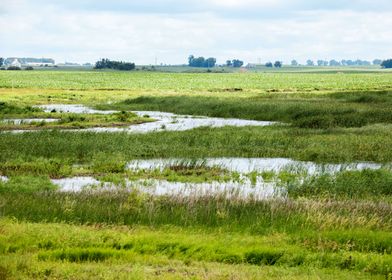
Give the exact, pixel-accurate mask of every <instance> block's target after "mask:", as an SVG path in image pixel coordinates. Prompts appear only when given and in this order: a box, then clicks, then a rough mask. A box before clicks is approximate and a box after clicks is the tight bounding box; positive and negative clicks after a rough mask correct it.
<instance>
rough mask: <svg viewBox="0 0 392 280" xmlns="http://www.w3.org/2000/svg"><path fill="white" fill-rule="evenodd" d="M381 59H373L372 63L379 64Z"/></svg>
mask: <svg viewBox="0 0 392 280" xmlns="http://www.w3.org/2000/svg"><path fill="white" fill-rule="evenodd" d="M381 63H382V60H381V59H375V60H373V65H381Z"/></svg>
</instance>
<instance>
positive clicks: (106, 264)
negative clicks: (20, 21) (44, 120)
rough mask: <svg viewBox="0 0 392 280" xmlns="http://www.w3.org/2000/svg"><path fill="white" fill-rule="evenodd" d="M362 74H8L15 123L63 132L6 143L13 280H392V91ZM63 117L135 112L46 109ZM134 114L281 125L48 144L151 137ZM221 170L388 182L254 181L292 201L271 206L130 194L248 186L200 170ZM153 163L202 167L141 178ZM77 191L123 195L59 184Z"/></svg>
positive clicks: (4, 77)
mask: <svg viewBox="0 0 392 280" xmlns="http://www.w3.org/2000/svg"><path fill="white" fill-rule="evenodd" d="M277 71H278V70H277ZM290 71H291V70H290ZM307 71H308V72H312V71H313V70H312V69H310V68H308V70H307ZM362 71H368V72H360V71H353V72H351V70H350V72H349V71H346V72H344V73H338V72H337V71H335V70H331V71H330V72H328V73H319V72H317V73H316V72H313V73H304V72H298V73H296V72H290V73H284V72H269V73H230V74H229V73H227V74H216V73H211V74H175V73H153V72H148V73H145V72H136V71H135V72H133V73H119V72H94V71H85V72H75V71H72V72H64V71H32V72H28V71H26V72H25V71H23V72H8V71H3V72H0V119H5V118H18V117H20V118H26V117H29V118H38V117H52V118H60V119H61V120H62V125H60V124H59V126H57V127H55V126H51V124H46V125H44V126H41V125H37V124H35V126H36V128H37V129H39V130H42V131H37V132H34V133H24V134H15V133H10V132H2V133H0V175H3V176H7V177H8V178H9V180H8V181H3V180H1V178H0V216H1V217H0V279H2V278H6V277H8V278H10V279H37V278H48V279H59V278H60V279H63V278H66V279H76V278H77V279H91V278H103V279H118V278H120V279H121V278H125V279H126V278H135V279H230V277H231V279H260V278H267V279H282V278H283V279H286V278H288V279H304V278H305V279H370V278H371V279H385V277H386V276H388V275H389V274H390V273H391V272H392V271H391V267H392V259H391V253H392V243H391V240H392V235H391V232H392V205H391V201H392V200H391V199H392V172H391V169H390V165H389V164H390V163H391V162H392V151H391V149H390V147H391V146H392V132H391V122H392V119H391V116H392V114H391V113H392V93H391V85H392V75H391V73H390V72H387V71H381V70H378V71H377V72H376V71H375V72H373V73H371V72H372V71H374V70H372V69H368V70H366V69H365V70H362ZM48 103H71V104H72V103H73V104H80V103H81V104H85V105H89V106H94V107H96V108H100V109H114V110H119V111H124V112H122V113H118V114H112V115H107V116H106V115H105V116H98V115H85V114H82V115H74V114H64V113H58V112H53V113H43V112H41V111H39V110H37V109H35V108H34V107H32V106H33V105H39V104H48ZM128 110H159V111H168V112H174V113H180V114H190V115H205V116H213V117H223V118H242V119H251V120H269V121H278V122H280V123H281V124H276V125H274V126H270V127H242V128H238V127H237V128H234V127H223V128H208V127H203V128H197V129H193V130H190V131H182V132H173V131H172V132H170V131H163V132H156V133H149V134H126V133H113V134H112V133H92V132H77V133H76V132H63V131H59V130H53V131H52V130H48V129H47V128H64V126H68V127H69V126H73V124H74V123H75V122H76V123H79V125H80V126H81V127H88V126H89V125H94V126H99V125H102V124H103V123H104V124H106V125H108V126H112V125H115V124H116V123H117V122H118V123H117V124H121V123H122V124H124V123H127V124H130V123H137V122H138V121H140V120H142V121H150V120H149V119H146V118H141V119H138V118H137V117H135V115H134V114H132V113H128V112H126V111H128ZM71 119H72V120H71ZM19 127H20V126H19ZM207 157H247V158H249V157H284V158H292V159H296V160H302V161H314V162H318V163H350V162H363V161H369V162H378V163H383V164H385V166H384V167H383V168H382V169H380V170H363V171H355V170H352V171H344V172H337V173H336V174H327V173H325V174H307V173H306V172H303V173H301V172H294V171H289V170H286V171H281V172H277V173H274V172H265V173H262V174H256V173H251V174H242V176H247V177H248V178H250V179H251V180H252V181H254V180H255V178H256V177H257V176H261V177H262V178H263V179H264V180H265V181H273V182H276V183H277V186H278V187H279V188H282V190H285V192H284V193H285V194H286V196H284V197H280V198H274V199H270V200H263V201H258V200H255V199H252V198H249V199H241V198H240V197H232V198H231V199H228V198H227V197H225V196H223V195H222V196H220V195H217V196H202V197H200V196H162V197H154V196H151V195H147V194H145V193H143V192H141V191H139V190H138V189H137V188H136V189H124V188H122V184H123V183H124V181H125V180H126V179H130V180H138V179H148V178H154V179H159V180H168V181H170V182H189V183H200V182H212V181H219V182H227V181H229V180H237V181H239V180H240V179H239V178H240V176H239V174H237V173H230V172H228V171H227V170H223V169H221V168H219V167H207V166H205V165H203V164H202V163H201V164H196V162H197V161H194V159H203V158H207ZM150 158H179V159H184V158H185V159H189V160H188V161H185V160H184V161H183V163H179V164H177V165H173V166H169V167H167V168H164V169H163V170H149V171H141V170H136V171H135V170H133V171H130V170H127V169H126V164H127V162H128V161H130V160H133V159H150ZM72 176H93V177H94V178H97V179H99V180H100V181H102V182H103V181H105V182H112V183H115V184H117V185H119V188H117V189H116V190H115V191H105V190H102V189H99V188H98V189H95V190H85V191H82V192H72V193H70V192H61V191H59V190H58V187H57V186H55V185H54V184H53V182H52V181H51V180H50V179H54V178H56V179H57V178H65V177H72Z"/></svg>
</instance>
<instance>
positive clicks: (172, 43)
mask: <svg viewBox="0 0 392 280" xmlns="http://www.w3.org/2000/svg"><path fill="white" fill-rule="evenodd" d="M2 1H5V2H4V3H5V4H6V5H5V7H6V8H3V9H2V13H3V14H2V15H1V16H0V36H1V38H6V40H3V42H2V46H1V52H2V53H0V56H37V57H42V56H51V57H54V58H56V59H57V60H59V61H64V60H68V61H71V60H72V61H79V62H84V61H91V62H93V61H95V60H96V59H99V58H101V57H109V58H112V59H122V60H133V61H136V62H137V63H140V64H142V63H143V64H152V63H154V61H155V57H156V56H157V57H158V61H159V62H163V63H185V62H186V59H187V56H188V55H189V54H192V53H193V54H195V55H204V56H215V57H217V58H218V60H219V61H220V62H224V61H225V60H226V59H229V58H240V59H244V60H246V61H247V62H255V61H257V59H258V58H261V59H262V61H267V60H275V59H281V60H284V61H287V62H289V61H290V60H291V59H292V58H296V59H298V60H301V61H305V60H306V59H308V58H312V59H318V58H322V59H332V58H336V59H343V58H351V59H355V58H363V59H372V58H376V57H381V58H384V57H385V58H386V57H388V56H390V55H391V54H390V53H389V49H388V46H390V45H391V43H392V38H391V36H390V26H392V11H388V10H386V11H383V12H378V11H377V12H376V11H373V12H360V11H353V10H347V9H342V10H326V9H325V10H307V11H306V12H299V11H298V12H296V13H294V14H292V15H290V16H287V17H285V18H282V17H262V16H260V17H254V16H252V17H247V16H240V17H229V16H227V15H219V14H217V13H216V12H211V11H206V12H201V11H198V12H194V13H190V12H187V13H173V14H172V13H148V12H140V11H139V12H135V11H133V12H129V11H112V10H91V11H90V10H85V9H75V10H72V11H71V10H69V9H65V8H63V7H62V8H61V9H60V8H59V6H58V5H55V4H54V3H55V2H56V1H52V2H51V3H52V4H48V5H43V6H42V5H40V6H37V5H36V4H34V3H33V2H32V1H28V0H12V1H11V0H2ZM171 2H175V1H171ZM256 2H257V3H256ZM271 2H272V1H255V0H243V1H236V0H229V1H225V2H223V0H214V3H215V4H214V5H216V6H218V5H221V6H222V7H226V8H232V7H237V8H239V7H241V8H244V9H245V8H247V9H249V7H251V6H255V7H256V5H270V4H269V3H271ZM283 2H284V1H283V0H281V3H283ZM297 2H300V0H297ZM361 2H365V0H363V1H361ZM381 2H383V1H381ZM4 3H3V4H4ZM274 3H275V4H274V5H279V1H278V2H274ZM257 7H259V6H257ZM270 8H271V9H273V7H270ZM233 9H234V8H233Z"/></svg>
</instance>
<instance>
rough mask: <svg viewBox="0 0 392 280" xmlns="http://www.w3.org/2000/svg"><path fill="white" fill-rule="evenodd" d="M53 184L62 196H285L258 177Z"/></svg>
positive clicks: (79, 179) (86, 179)
mask: <svg viewBox="0 0 392 280" xmlns="http://www.w3.org/2000/svg"><path fill="white" fill-rule="evenodd" d="M52 183H53V184H55V185H57V186H58V187H59V188H60V191H63V192H80V191H82V190H91V191H100V190H106V191H108V190H113V191H114V190H118V189H121V190H124V189H125V190H129V191H131V190H138V191H140V192H141V193H146V194H149V195H153V196H166V195H167V196H181V197H190V196H192V197H200V196H224V197H227V198H241V199H247V198H252V199H255V200H262V199H267V198H272V197H280V196H283V195H284V191H282V189H279V188H277V187H276V186H275V184H274V183H267V182H264V181H263V179H262V178H261V177H259V178H257V180H256V182H254V183H252V182H251V181H250V180H249V179H248V178H245V177H244V178H241V180H240V181H238V182H235V181H230V182H211V183H182V182H169V181H166V180H155V179H148V180H137V181H129V180H127V181H126V186H125V188H124V186H116V185H115V184H113V183H108V182H99V181H98V180H96V179H95V178H93V177H74V178H64V179H56V180H52Z"/></svg>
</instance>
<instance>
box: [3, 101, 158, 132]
mask: <svg viewBox="0 0 392 280" xmlns="http://www.w3.org/2000/svg"><path fill="white" fill-rule="evenodd" d="M15 118H16V119H22V120H23V119H40V118H41V119H57V120H58V121H56V122H45V121H39V120H37V121H36V122H31V123H28V122H23V121H22V122H21V123H20V124H15V123H14V122H12V119H15ZM2 120H3V121H2ZM149 121H152V119H150V118H146V117H138V116H137V115H136V114H134V113H131V112H125V111H121V112H118V113H113V114H108V115H102V114H73V113H62V112H55V111H54V112H50V113H45V112H43V111H42V110H40V109H38V108H34V107H30V106H17V105H11V104H8V103H6V102H1V103H0V131H9V130H42V129H81V128H92V127H118V126H129V125H133V124H140V123H144V122H149Z"/></svg>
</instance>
